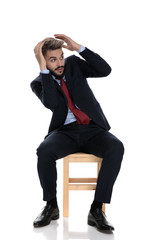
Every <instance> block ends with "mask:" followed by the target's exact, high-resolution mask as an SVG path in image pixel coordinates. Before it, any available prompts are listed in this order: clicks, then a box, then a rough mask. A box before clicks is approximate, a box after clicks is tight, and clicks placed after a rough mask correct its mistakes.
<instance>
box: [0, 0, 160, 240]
mask: <svg viewBox="0 0 160 240" xmlns="http://www.w3.org/2000/svg"><path fill="white" fill-rule="evenodd" d="M159 12H160V10H159V1H158V0H121V1H120V0H114V1H113V0H112V1H111V0H110V1H109V0H99V1H94V0H92V1H91V0H76V1H74V0H67V1H65V0H61V1H53V0H52V1H51V0H45V1H42V0H33V1H20V0H15V1H11V0H8V1H7V0H6V1H5V3H1V6H0V24H1V30H0V32H1V38H0V56H1V57H0V66H1V70H0V72H1V75H0V76H1V77H0V86H1V94H0V104H1V107H0V113H1V117H0V119H1V124H0V134H1V143H0V146H1V151H0V153H1V162H0V190H1V196H0V201H1V204H0V208H1V209H0V221H1V223H0V227H1V232H0V235H3V239H7V240H8V239H12V237H13V238H14V239H18V240H19V239H23V240H25V239H39V240H40V239H47V240H50V239H70V238H69V237H68V236H66V235H65V234H66V233H65V234H63V236H62V235H61V231H63V226H65V220H63V221H64V222H63V223H62V222H61V221H62V219H63V218H62V167H63V166H62V161H61V160H60V161H59V162H58V171H59V183H58V184H59V193H58V198H59V205H60V210H61V220H59V225H58V226H59V229H61V227H62V230H61V231H58V232H59V234H58V235H54V234H55V232H52V230H51V229H50V228H49V227H48V228H45V229H47V230H39V231H37V232H36V231H35V230H33V228H32V221H33V220H34V218H35V217H36V215H37V214H38V213H39V211H40V209H41V208H42V207H43V205H44V203H43V202H42V191H41V189H40V186H39V180H38V176H37V171H36V162H37V159H36V148H37V147H38V145H39V144H40V142H41V141H42V140H43V138H44V136H45V135H46V133H47V130H48V126H49V122H50V118H51V112H50V111H49V110H48V109H45V108H44V106H43V105H42V104H41V103H40V101H39V99H38V98H37V97H36V96H35V95H34V94H33V93H32V91H31V89H30V82H31V81H32V80H33V79H34V78H36V76H37V75H38V74H39V67H38V64H37V62H36V60H35V57H34V54H33V48H34V46H35V45H36V44H37V43H38V41H40V40H42V39H44V38H45V37H48V36H53V34H55V33H64V34H66V35H68V36H70V37H71V38H72V39H74V40H75V41H77V42H78V43H81V44H83V45H84V46H87V47H88V48H90V49H92V50H93V51H95V52H97V53H98V54H100V55H101V56H102V57H103V58H104V59H105V60H106V61H107V62H108V63H109V64H110V65H111V67H112V73H111V74H110V75H109V76H108V77H107V78H102V79H89V84H90V86H91V87H92V89H93V91H94V93H95V95H96V97H97V99H98V101H99V102H100V104H101V106H102V108H103V110H104V113H105V115H106V117H107V119H108V120H109V123H110V124H111V127H112V129H111V132H112V133H113V134H115V135H116V136H117V137H118V138H119V139H120V140H122V142H123V143H124V145H125V149H126V150H125V156H124V161H123V164H122V169H121V172H120V175H119V177H118V179H117V182H116V184H115V188H114V192H113V198H112V204H111V205H109V206H106V214H107V216H108V218H109V220H110V221H111V222H112V223H113V224H114V226H115V228H116V231H115V233H114V236H105V237H106V238H107V237H108V239H116V240H118V239H123V240H124V239H151V238H152V239H159V236H160V234H159V230H158V228H159V215H160V208H159V203H160V196H159V195H160V194H159V182H160V177H159V171H160V168H159V161H160V153H159V135H160V126H159V125H160V114H159V103H160V96H159V80H160V71H159V64H160V47H159V46H160V34H159V29H160V24H159V23H160V14H159ZM64 52H65V56H68V55H70V54H73V53H72V52H68V51H67V50H64ZM70 198H71V203H72V207H71V209H72V210H71V213H70V221H71V220H72V219H74V220H73V222H74V223H75V224H76V221H78V220H77V219H79V218H81V219H83V214H84V220H83V222H84V224H86V223H85V221H86V218H85V217H87V214H88V210H89V206H90V203H91V201H92V198H93V195H92V193H83V192H81V193H80V194H79V193H71V197H70ZM73 199H74V201H73ZM83 201H84V202H83ZM82 205H84V207H80V206H82ZM85 207H86V209H85ZM76 209H77V210H76ZM76 211H77V212H76ZM81 214H82V215H81ZM67 221H69V220H67ZM67 224H68V222H67ZM51 226H52V225H51ZM71 227H72V228H73V229H72V230H73V231H76V229H77V226H74V224H72V225H70V228H71ZM45 231H46V232H45ZM47 231H48V232H47ZM78 231H80V230H79V229H78ZM89 231H90V228H89ZM52 234H53V236H52ZM95 234H96V232H95ZM95 236H96V235H94V236H93V235H92V236H89V235H87V238H85V239H92V240H93V239H96V238H98V239H103V237H104V236H102V235H100V236H98V237H95ZM83 238H84V237H83ZM106 238H105V239H106ZM72 239H73V237H72ZM74 239H78V238H74ZM79 239H82V237H79Z"/></svg>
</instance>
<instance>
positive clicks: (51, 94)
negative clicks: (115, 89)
mask: <svg viewBox="0 0 160 240" xmlns="http://www.w3.org/2000/svg"><path fill="white" fill-rule="evenodd" d="M80 55H81V56H82V57H83V59H84V60H83V59H81V58H79V57H77V56H75V55H72V56H69V57H68V58H66V59H65V70H64V71H65V78H66V84H67V87H68V90H69V92H70V95H71V97H72V99H73V102H74V103H75V104H76V105H77V106H78V107H79V108H80V109H81V110H82V111H83V112H85V113H86V114H87V115H88V116H89V117H90V118H91V119H92V121H94V122H95V123H96V124H98V125H99V126H100V127H102V128H104V129H106V130H109V129H110V126H109V123H108V121H107V119H106V117H105V115H104V113H103V111H102V109H101V107H100V104H99V103H98V101H97V100H96V98H95V96H94V94H93V92H92V90H91V89H90V87H89V85H88V83H87V80H86V78H89V77H94V78H96V77H105V76H107V75H109V74H110V72H111V67H110V66H109V65H108V63H107V62H106V61H105V60H104V59H102V58H101V57H100V56H99V55H98V54H96V53H94V52H93V51H91V50H89V49H88V48H86V49H85V50H84V51H83V52H81V53H80ZM31 88H32V90H33V92H34V93H35V94H36V95H37V97H38V98H39V99H40V100H41V102H42V103H43V104H44V106H45V107H47V108H49V109H50V110H51V111H52V112H53V115H52V118H51V122H50V126H49V131H48V133H50V132H51V131H53V130H55V129H57V128H60V127H61V126H63V124H64V122H65V119H66V116H67V113H68V105H67V99H66V96H65V95H64V93H63V91H62V90H61V88H60V86H59V85H58V83H57V82H56V81H55V80H53V78H52V76H51V74H42V73H40V75H39V76H38V77H37V78H36V79H35V80H33V81H32V82H31Z"/></svg>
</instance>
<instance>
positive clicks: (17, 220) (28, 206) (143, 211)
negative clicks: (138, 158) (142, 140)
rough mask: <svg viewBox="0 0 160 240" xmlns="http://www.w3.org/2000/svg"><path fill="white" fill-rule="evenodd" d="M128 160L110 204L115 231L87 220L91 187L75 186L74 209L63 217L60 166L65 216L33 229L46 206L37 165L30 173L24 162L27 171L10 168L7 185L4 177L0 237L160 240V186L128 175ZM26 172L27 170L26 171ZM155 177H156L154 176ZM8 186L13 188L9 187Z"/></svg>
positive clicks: (59, 186)
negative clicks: (107, 231) (101, 229)
mask: <svg viewBox="0 0 160 240" xmlns="http://www.w3.org/2000/svg"><path fill="white" fill-rule="evenodd" d="M19 164H20V163H19ZM61 164H62V162H61V163H60V164H59V165H58V169H59V170H60V168H61V167H62V165H61ZM31 165H33V164H31ZM127 166H128V164H127V163H126V165H124V166H123V168H122V171H121V174H120V176H119V178H118V180H117V183H116V185H115V187H114V191H113V196H112V203H111V204H110V205H106V215H107V217H108V220H109V221H110V222H111V223H112V224H113V225H114V227H115V231H114V232H113V233H110V234H104V233H101V232H98V231H97V229H96V228H94V227H91V226H88V225H87V215H88V211H89V207H90V203H91V202H92V199H93V192H92V191H76V192H75V191H71V192H70V215H69V218H63V206H62V193H63V189H62V187H63V186H62V176H61V174H62V172H61V170H60V171H59V170H58V171H59V175H60V176H59V178H60V180H59V182H58V189H59V191H58V203H59V208H60V219H59V220H57V221H52V222H51V224H50V225H49V226H46V227H43V228H40V229H34V228H33V226H32V223H33V220H34V219H35V218H36V217H37V215H38V214H39V213H40V211H41V209H42V208H43V207H44V203H43V201H41V189H40V187H39V181H38V178H37V175H36V171H31V174H30V175H28V172H29V168H30V167H29V165H28V166H27V169H26V171H24V172H23V171H22V170H25V167H26V166H25V167H22V166H21V167H22V169H21V172H23V173H21V174H20V173H19V172H18V170H17V172H16V175H14V174H13V171H12V168H11V169H10V173H11V172H12V174H11V180H12V181H11V182H10V181H8V182H7V183H6V184H5V185H4V184H3V182H2V181H1V186H2V187H1V191H2V192H3V194H2V195H3V196H2V195H1V202H2V203H1V211H0V213H1V217H0V221H1V223H0V224H1V225H0V226H1V231H0V235H1V236H3V237H2V238H1V239H3V240H5V239H6V240H9V239H17V240H20V239H23V240H29V239H30V240H71V239H72V240H75V239H86V240H97V239H101V240H103V239H108V240H132V239H133V240H135V239H138V240H149V239H154V240H159V239H160V233H159V223H160V221H159V195H158V194H157V189H156V188H154V187H152V188H151V186H149V185H148V183H149V181H148V182H147V178H145V179H144V180H143V179H141V183H140V184H139V185H138V184H137V182H138V179H139V177H138V173H137V174H136V177H137V180H136V178H134V179H133V176H132V175H131V172H130V174H129V175H128V176H127V175H126V174H127V172H126V169H127ZM30 169H31V168H30ZM128 170H129V169H128ZM23 174H24V176H22V175H23ZM144 177H145V175H144ZM152 178H154V177H153V176H152ZM131 179H132V181H133V182H132V181H131ZM152 180H153V179H152ZM145 181H146V184H145ZM143 182H144V185H143ZM6 189H8V190H7V191H6ZM156 194H157V195H156ZM151 195H152V196H154V198H152V197H151Z"/></svg>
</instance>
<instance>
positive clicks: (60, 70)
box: [56, 67, 64, 72]
mask: <svg viewBox="0 0 160 240" xmlns="http://www.w3.org/2000/svg"><path fill="white" fill-rule="evenodd" d="M63 69H64V67H58V68H56V71H58V72H62V71H63Z"/></svg>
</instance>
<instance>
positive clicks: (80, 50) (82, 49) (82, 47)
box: [77, 45, 86, 53]
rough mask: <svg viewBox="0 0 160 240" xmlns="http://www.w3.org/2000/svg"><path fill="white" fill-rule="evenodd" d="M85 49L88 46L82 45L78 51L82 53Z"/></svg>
mask: <svg viewBox="0 0 160 240" xmlns="http://www.w3.org/2000/svg"><path fill="white" fill-rule="evenodd" d="M85 49H86V47H84V46H82V45H81V48H80V49H79V50H78V51H77V52H78V53H81V52H83V51H84V50H85Z"/></svg>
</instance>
